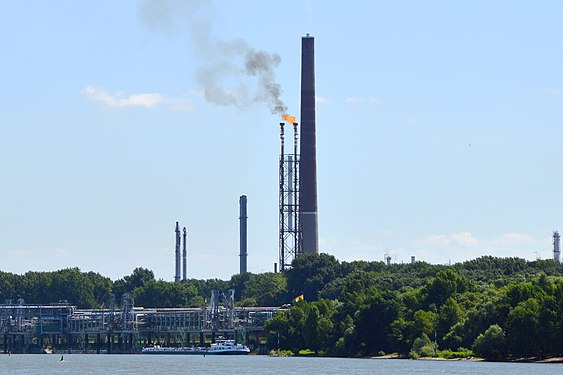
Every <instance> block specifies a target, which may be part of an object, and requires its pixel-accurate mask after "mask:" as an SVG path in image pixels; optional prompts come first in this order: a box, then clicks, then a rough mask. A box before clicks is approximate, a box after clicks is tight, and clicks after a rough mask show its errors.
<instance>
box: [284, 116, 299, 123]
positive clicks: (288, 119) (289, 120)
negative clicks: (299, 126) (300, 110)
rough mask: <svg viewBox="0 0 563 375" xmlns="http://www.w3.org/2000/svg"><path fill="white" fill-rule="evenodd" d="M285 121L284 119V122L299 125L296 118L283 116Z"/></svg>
mask: <svg viewBox="0 0 563 375" xmlns="http://www.w3.org/2000/svg"><path fill="white" fill-rule="evenodd" d="M283 119H284V121H286V122H288V123H290V124H296V123H297V119H296V118H295V116H291V115H283Z"/></svg>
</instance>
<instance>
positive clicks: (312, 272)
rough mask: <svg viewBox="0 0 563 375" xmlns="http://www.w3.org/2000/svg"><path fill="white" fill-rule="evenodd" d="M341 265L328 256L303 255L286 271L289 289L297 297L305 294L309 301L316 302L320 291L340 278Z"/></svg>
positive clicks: (322, 254)
mask: <svg viewBox="0 0 563 375" xmlns="http://www.w3.org/2000/svg"><path fill="white" fill-rule="evenodd" d="M338 272H339V263H338V261H337V260H336V258H335V257H334V256H332V255H328V254H324V253H321V254H301V255H299V256H298V257H297V258H295V259H294V260H293V262H292V263H291V268H290V269H289V270H287V271H285V276H286V278H287V289H288V291H289V292H290V294H291V295H292V296H293V297H295V296H298V295H300V294H304V295H305V298H306V299H307V300H308V301H316V300H317V299H318V298H319V291H320V290H321V289H322V288H324V286H325V285H326V284H328V283H329V282H331V281H332V280H334V279H335V278H336V277H338V276H339V274H338Z"/></svg>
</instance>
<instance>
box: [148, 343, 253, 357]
mask: <svg viewBox="0 0 563 375" xmlns="http://www.w3.org/2000/svg"><path fill="white" fill-rule="evenodd" d="M248 353H250V349H249V348H248V346H246V345H243V344H237V343H236V342H235V340H216V341H215V342H214V343H212V344H211V346H209V347H202V346H199V347H183V348H170V347H162V346H158V345H156V346H153V347H148V348H144V349H143V350H142V351H141V354H203V355H207V354H212V355H244V354H248Z"/></svg>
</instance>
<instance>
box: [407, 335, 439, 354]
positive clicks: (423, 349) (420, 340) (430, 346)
mask: <svg viewBox="0 0 563 375" xmlns="http://www.w3.org/2000/svg"><path fill="white" fill-rule="evenodd" d="M409 355H410V357H411V358H414V359H417V358H420V357H435V356H436V355H437V348H436V345H435V344H434V343H433V342H432V341H431V340H430V338H428V336H427V335H426V334H424V333H423V334H422V335H421V336H420V337H417V338H416V339H415V340H414V343H413V344H412V348H411V351H410V353H409Z"/></svg>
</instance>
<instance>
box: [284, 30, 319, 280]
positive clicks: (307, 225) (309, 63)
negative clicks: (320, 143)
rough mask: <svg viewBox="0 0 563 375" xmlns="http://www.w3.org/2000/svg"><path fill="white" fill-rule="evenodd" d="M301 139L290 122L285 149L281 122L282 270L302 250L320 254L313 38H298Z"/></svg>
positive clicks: (294, 123)
mask: <svg viewBox="0 0 563 375" xmlns="http://www.w3.org/2000/svg"><path fill="white" fill-rule="evenodd" d="M301 43H302V44H301V127H300V133H301V138H300V142H299V149H298V132H297V125H298V124H297V122H296V121H295V118H293V117H291V116H287V115H286V116H285V117H284V119H285V120H286V121H287V122H288V123H289V124H290V125H293V134H294V138H293V140H294V142H293V152H292V153H286V152H285V149H284V147H285V143H284V142H285V139H284V136H285V135H284V125H285V123H283V122H282V123H280V143H281V152H280V162H279V183H280V187H279V218H280V223H279V268H280V271H284V270H285V269H286V268H287V267H289V266H290V265H291V262H292V261H293V259H295V257H297V256H298V255H299V254H301V253H312V254H318V253H319V235H318V213H317V211H318V209H317V156H316V154H317V151H316V149H317V146H316V122H315V39H314V38H313V37H312V36H310V35H309V34H307V36H304V37H303V38H302V40H301Z"/></svg>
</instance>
